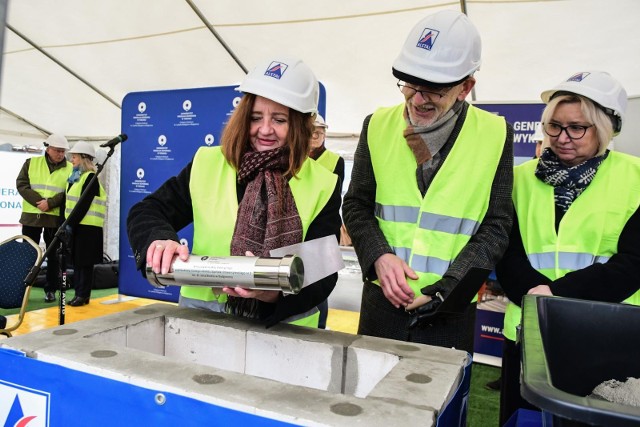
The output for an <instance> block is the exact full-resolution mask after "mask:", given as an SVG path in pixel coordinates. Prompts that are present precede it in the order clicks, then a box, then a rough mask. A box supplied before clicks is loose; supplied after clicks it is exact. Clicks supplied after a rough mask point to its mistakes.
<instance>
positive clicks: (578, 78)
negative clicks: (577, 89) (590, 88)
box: [567, 73, 591, 83]
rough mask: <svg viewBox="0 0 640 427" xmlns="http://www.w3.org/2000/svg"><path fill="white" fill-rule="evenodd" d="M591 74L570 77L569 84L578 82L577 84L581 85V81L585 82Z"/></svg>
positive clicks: (577, 74) (578, 74)
mask: <svg viewBox="0 0 640 427" xmlns="http://www.w3.org/2000/svg"><path fill="white" fill-rule="evenodd" d="M589 74H591V73H576V74H574V75H573V76H571V77H569V78H568V79H567V81H568V82H576V83H580V82H581V81H583V80H584V79H585V77H587V76H588V75H589Z"/></svg>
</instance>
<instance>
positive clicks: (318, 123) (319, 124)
mask: <svg viewBox="0 0 640 427" xmlns="http://www.w3.org/2000/svg"><path fill="white" fill-rule="evenodd" d="M313 125H314V126H315V127H319V128H328V127H329V126H327V124H326V123H325V121H324V117H322V116H321V115H320V114H318V115H316V121H315V122H313Z"/></svg>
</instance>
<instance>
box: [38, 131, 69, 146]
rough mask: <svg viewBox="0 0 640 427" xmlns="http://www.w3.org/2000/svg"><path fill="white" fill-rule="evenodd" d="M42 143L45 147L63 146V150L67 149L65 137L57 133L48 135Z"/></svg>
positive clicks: (67, 142)
mask: <svg viewBox="0 0 640 427" xmlns="http://www.w3.org/2000/svg"><path fill="white" fill-rule="evenodd" d="M44 144H45V146H47V147H56V148H64V149H65V150H68V149H69V141H67V138H65V137H64V136H63V135H59V134H57V133H52V134H51V135H49V137H48V138H47V140H46V141H45V142H44Z"/></svg>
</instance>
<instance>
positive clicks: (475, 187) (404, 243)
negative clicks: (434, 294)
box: [368, 104, 506, 295]
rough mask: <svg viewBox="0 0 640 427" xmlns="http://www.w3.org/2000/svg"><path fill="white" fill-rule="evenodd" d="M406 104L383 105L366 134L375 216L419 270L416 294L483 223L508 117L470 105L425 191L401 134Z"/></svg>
mask: <svg viewBox="0 0 640 427" xmlns="http://www.w3.org/2000/svg"><path fill="white" fill-rule="evenodd" d="M404 108H405V107H404V104H400V105H398V106H395V107H391V108H382V109H379V110H377V111H376V112H375V113H374V114H373V116H372V118H371V121H370V123H369V130H368V141H369V152H370V153H371V163H372V165H373V170H374V173H375V177H376V207H375V215H376V218H377V219H378V224H379V226H380V229H381V230H382V232H383V233H384V235H385V238H386V239H387V242H388V243H389V245H390V246H391V247H392V248H393V250H394V252H395V254H396V255H397V256H398V257H400V258H402V259H403V260H404V261H405V262H406V263H407V264H408V265H409V266H410V267H411V268H412V269H413V270H414V271H415V272H416V273H417V274H418V277H419V278H418V280H411V279H408V278H407V282H408V283H409V285H410V286H411V288H412V289H413V291H414V292H415V294H416V295H420V289H421V288H423V287H424V286H427V285H431V284H433V283H435V282H436V281H437V280H438V279H440V278H441V277H442V276H443V275H444V274H445V272H446V271H447V269H448V268H449V266H450V265H451V263H452V262H453V261H454V260H455V258H456V257H457V256H458V254H459V253H460V251H461V250H462V249H463V248H464V247H465V245H466V244H467V242H468V241H469V239H470V238H471V236H473V235H474V234H475V233H476V231H477V230H478V227H479V226H480V223H481V222H482V220H483V218H484V216H485V214H486V212H487V208H488V206H489V196H490V194H491V186H492V183H493V179H494V176H495V173H496V170H497V168H498V163H499V162H500V157H501V156H502V151H503V149H504V141H505V138H506V125H505V121H504V119H503V118H502V117H499V116H497V115H494V114H491V113H487V112H485V111H482V110H480V109H478V108H476V107H473V106H469V109H468V111H467V117H466V120H465V122H464V125H463V126H462V129H461V131H460V134H459V135H458V138H457V140H456V141H455V144H454V145H453V148H452V149H451V152H450V153H449V155H448V156H447V158H446V159H445V161H444V163H443V164H442V166H441V167H440V170H439V171H438V173H437V174H436V175H435V177H434V178H433V181H432V183H431V185H430V186H429V188H428V190H427V193H426V195H425V196H424V197H422V194H421V193H420V189H419V187H418V183H417V182H416V169H417V163H416V159H415V157H414V155H413V153H412V151H411V149H410V148H409V146H408V145H407V143H406V140H405V138H404V137H403V130H404V129H405V127H406V122H405V120H404V118H403V111H404Z"/></svg>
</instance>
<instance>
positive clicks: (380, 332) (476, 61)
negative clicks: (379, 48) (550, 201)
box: [342, 10, 513, 353]
mask: <svg viewBox="0 0 640 427" xmlns="http://www.w3.org/2000/svg"><path fill="white" fill-rule="evenodd" d="M480 51H481V41H480V35H479V34H478V31H477V29H476V28H475V26H474V25H473V24H472V23H471V21H470V20H469V19H468V18H467V17H466V16H465V15H464V14H462V13H459V12H456V11H452V10H445V11H441V12H438V13H436V14H433V15H430V16H427V17H426V18H424V19H422V20H421V21H419V22H418V23H417V25H416V26H414V27H413V29H412V30H411V31H410V33H409V35H408V38H407V40H406V42H405V44H404V46H403V47H402V50H401V52H400V55H399V56H398V57H397V59H396V60H395V62H394V63H393V68H392V71H393V75H394V76H395V77H396V78H398V79H399V81H398V83H397V85H398V88H399V89H400V92H401V93H402V95H403V97H404V102H403V103H401V104H399V105H397V106H395V107H390V108H381V109H378V110H377V111H376V112H375V113H373V115H371V116H368V117H367V118H366V119H365V121H364V125H363V128H362V132H361V134H360V141H359V143H358V147H357V149H356V152H355V158H354V167H353V172H352V175H351V184H350V186H349V190H348V191H347V194H346V196H345V199H344V206H343V211H342V212H343V215H344V220H345V224H346V226H347V230H348V231H349V234H350V236H351V239H352V241H353V245H354V247H355V250H356V254H357V256H358V260H359V262H360V266H361V268H362V273H363V278H364V281H365V283H364V286H363V294H362V304H361V312H360V324H359V329H358V333H360V334H364V335H373V336H379V337H385V338H392V339H397V340H403V341H411V342H420V343H424V344H431V345H438V346H443V347H455V348H457V349H461V350H466V351H467V352H470V353H471V352H472V351H473V336H474V324H475V312H476V304H475V300H474V301H473V302H472V301H471V297H469V299H466V296H465V297H464V298H461V297H459V296H456V297H455V298H452V299H451V300H450V301H449V304H448V305H449V306H450V307H449V310H451V309H455V310H453V311H454V313H453V314H452V313H447V314H444V313H439V312H438V307H439V306H440V305H441V304H442V303H443V301H446V300H447V297H448V296H449V295H451V293H452V291H453V290H454V289H455V288H456V287H457V285H458V284H460V289H458V290H461V289H464V290H466V291H467V292H463V293H469V292H468V291H470V294H471V295H473V292H474V289H475V290H477V289H479V288H480V286H481V283H478V282H482V280H481V279H479V278H478V277H485V278H486V276H488V275H489V273H490V272H491V270H492V269H493V266H494V265H495V263H496V262H497V261H498V259H499V258H500V256H501V255H502V253H503V252H504V250H505V248H506V246H507V237H508V234H509V230H510V228H511V222H512V212H511V211H512V207H511V189H512V183H513V171H512V167H513V154H512V152H513V150H512V141H513V131H512V129H511V127H510V126H509V125H508V124H507V123H506V122H505V121H504V119H503V118H502V117H499V116H497V115H494V114H490V113H487V112H484V111H482V110H479V109H477V108H475V107H473V106H471V105H469V104H468V103H467V102H465V98H466V97H467V95H468V94H469V92H471V89H472V88H473V86H474V85H475V81H476V80H475V78H474V73H475V72H476V70H478V68H479V67H480ZM470 272H471V273H472V274H469V273H470ZM485 273H486V275H485ZM465 278H466V280H464V279H465ZM423 295H424V296H427V298H425V297H424V296H423ZM456 295H459V293H458V292H456ZM419 296H421V298H420V299H418V297H419ZM432 297H433V298H432ZM425 300H426V301H427V302H426V304H424V305H422V306H419V308H417V309H414V308H413V307H414V306H415V305H418V304H419V303H420V302H421V301H425ZM458 300H459V301H458ZM414 310H415V311H414ZM449 310H448V311H449Z"/></svg>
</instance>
